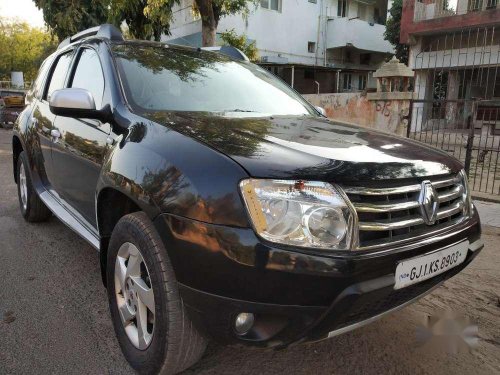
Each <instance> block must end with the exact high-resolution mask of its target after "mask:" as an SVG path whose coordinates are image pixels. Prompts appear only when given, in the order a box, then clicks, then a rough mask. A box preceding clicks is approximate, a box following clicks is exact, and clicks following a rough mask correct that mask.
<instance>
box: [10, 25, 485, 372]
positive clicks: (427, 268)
mask: <svg viewBox="0 0 500 375" xmlns="http://www.w3.org/2000/svg"><path fill="white" fill-rule="evenodd" d="M223 52H224V51H219V52H217V51H204V50H201V49H197V48H188V47H180V46H174V45H168V44H162V43H153V42H146V41H125V40H123V38H122V35H121V34H120V32H119V31H118V30H117V29H115V28H114V27H112V26H110V25H103V26H101V27H98V28H94V29H90V30H86V31H84V32H82V33H80V34H77V35H75V36H73V37H71V38H69V40H66V41H64V42H62V43H61V45H60V46H59V48H58V50H57V51H56V52H55V53H54V54H53V55H51V56H50V57H49V58H48V59H47V60H46V61H45V62H44V63H43V65H42V66H41V68H40V72H39V75H38V78H37V80H36V82H35V84H34V86H33V88H32V90H31V91H30V92H29V93H28V96H27V102H28V106H27V108H26V109H25V110H24V111H23V112H22V113H21V115H20V116H19V119H18V120H17V122H16V124H15V128H14V133H13V139H12V147H13V155H14V156H13V163H14V171H15V181H16V182H17V186H18V193H19V203H20V208H21V213H22V215H23V216H24V218H25V219H26V220H27V221H28V222H37V221H43V220H46V219H48V218H49V217H50V216H51V215H52V214H54V215H56V216H57V217H58V218H59V219H60V220H61V221H63V222H64V223H65V224H66V225H67V226H69V227H70V228H71V229H73V230H74V231H75V232H76V233H78V234H79V235H80V236H81V237H83V238H84V239H85V240H87V241H88V242H89V243H90V244H91V245H92V246H93V247H95V248H96V249H97V250H98V251H99V252H100V262H101V273H102V280H103V282H104V285H105V286H106V287H107V293H108V297H109V306H110V311H111V318H112V320H113V325H114V329H115V331H116V336H117V338H118V341H119V344H120V346H121V349H122V350H123V353H124V355H125V358H126V359H127V360H128V362H129V363H130V364H131V366H132V367H133V368H134V369H136V370H137V371H139V372H141V373H177V372H180V371H182V370H184V369H186V368H188V367H190V366H191V365H193V364H194V363H196V362H197V361H198V360H199V359H200V358H201V356H202V354H203V352H204V350H205V347H206V345H207V340H208V339H210V338H211V339H215V340H217V341H219V342H221V343H224V344H228V345H233V344H240V345H241V344H243V345H250V346H257V347H263V348H270V347H272V348H286V347H287V346H288V345H290V344H292V343H297V342H305V341H315V340H321V339H325V338H328V337H333V336H336V335H338V334H341V333H343V332H347V331H350V330H352V329H355V328H357V327H360V326H362V325H364V324H367V323H369V322H372V321H373V320H375V319H377V318H379V317H381V316H383V315H384V314H386V313H388V312H391V311H394V310H396V309H398V308H401V307H403V306H405V305H407V304H409V303H411V302H413V301H416V300H417V299H418V298H420V297H422V296H423V295H425V294H426V293H428V292H430V291H431V290H433V289H434V288H435V287H437V286H438V285H440V284H441V283H442V282H443V281H444V280H446V279H448V278H450V277H451V276H453V275H455V274H457V273H458V272H460V271H461V270H463V269H464V268H465V267H466V266H467V265H468V264H469V263H470V262H471V261H472V260H473V259H474V258H475V256H476V255H477V254H478V253H479V251H480V250H481V249H482V247H483V244H482V242H481V240H480V221H479V217H478V214H477V211H476V210H475V209H474V206H473V204H472V201H471V198H470V194H469V188H468V185H467V177H466V174H465V173H464V171H463V166H462V165H461V164H460V163H459V162H458V161H457V160H456V159H454V158H452V157H450V156H448V155H447V154H446V153H444V152H443V151H440V150H437V149H434V148H431V147H429V146H426V145H424V144H421V143H417V142H414V141H411V140H409V139H403V138H399V137H396V136H393V135H390V134H385V133H380V132H375V131H371V130H369V129H365V128H359V127H355V126H351V125H345V124H339V123H335V122H333V121H330V120H328V119H327V118H325V117H323V116H322V115H321V114H320V113H319V111H318V110H317V109H315V108H314V107H312V106H311V105H310V104H309V103H307V102H306V101H305V100H304V99H303V98H302V97H301V96H300V95H299V94H297V93H296V92H295V91H294V90H293V89H291V88H290V87H289V86H288V85H286V84H285V83H284V82H282V81H281V80H279V79H278V78H276V77H274V76H273V75H272V74H270V73H269V72H268V71H266V70H265V69H263V68H261V67H259V66H256V65H254V64H252V63H250V62H248V61H246V59H245V58H244V56H242V55H241V54H240V53H239V52H238V51H235V50H232V52H233V53H234V56H236V58H232V57H228V56H226V55H224V53H223ZM226 52H227V51H226ZM238 56H239V57H238ZM62 263H63V262H62ZM354 350H355V349H354Z"/></svg>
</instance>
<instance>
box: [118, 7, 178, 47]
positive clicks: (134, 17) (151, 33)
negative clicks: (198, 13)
mask: <svg viewBox="0 0 500 375" xmlns="http://www.w3.org/2000/svg"><path fill="white" fill-rule="evenodd" d="M179 1H180V0H110V7H109V19H110V20H111V22H113V23H114V24H115V25H117V26H120V24H121V23H122V22H123V21H125V22H126V23H127V26H128V31H129V33H130V36H132V37H133V38H136V39H155V40H157V41H158V40H160V38H161V36H162V35H163V34H170V23H171V22H172V7H173V6H174V5H176V4H179Z"/></svg>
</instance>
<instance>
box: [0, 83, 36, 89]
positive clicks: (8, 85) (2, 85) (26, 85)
mask: <svg viewBox="0 0 500 375" xmlns="http://www.w3.org/2000/svg"><path fill="white" fill-rule="evenodd" d="M31 84H32V82H31V81H29V82H24V85H23V86H19V85H14V84H12V81H0V89H4V90H28V89H29V88H30V87H31Z"/></svg>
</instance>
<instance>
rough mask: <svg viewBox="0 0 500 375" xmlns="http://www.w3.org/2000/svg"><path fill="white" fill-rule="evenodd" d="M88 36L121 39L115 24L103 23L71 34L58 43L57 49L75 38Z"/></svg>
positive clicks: (121, 36)
mask: <svg viewBox="0 0 500 375" xmlns="http://www.w3.org/2000/svg"><path fill="white" fill-rule="evenodd" d="M89 36H97V37H101V38H106V39H109V40H123V35H122V33H121V31H120V30H119V29H118V28H117V27H116V26H115V25H111V24H109V23H105V24H104V25H101V26H95V27H91V28H90V29H87V30H83V31H80V32H79V33H77V34H75V35H73V36H70V37H67V38H66V39H64V40H63V41H62V42H61V43H60V44H59V46H58V47H57V49H61V48H63V47H66V46H67V45H69V44H71V43H73V42H76V41H77V40H81V39H83V38H87V37H89Z"/></svg>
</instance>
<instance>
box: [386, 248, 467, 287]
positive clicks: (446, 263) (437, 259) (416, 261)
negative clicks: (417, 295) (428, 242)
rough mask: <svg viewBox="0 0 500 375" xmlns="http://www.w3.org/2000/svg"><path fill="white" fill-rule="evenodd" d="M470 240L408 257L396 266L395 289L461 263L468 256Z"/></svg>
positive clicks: (435, 274)
mask: <svg viewBox="0 0 500 375" xmlns="http://www.w3.org/2000/svg"><path fill="white" fill-rule="evenodd" d="M468 250H469V241H465V242H461V243H459V244H457V245H453V246H450V247H447V248H445V249H442V250H439V251H436V252H434V253H432V254H428V255H424V256H420V257H416V258H411V259H406V260H403V261H401V262H399V263H398V265H397V267H396V275H395V284H394V289H401V288H404V287H407V286H409V285H412V284H416V283H419V282H421V281H424V280H427V279H430V278H431V277H434V276H437V275H439V274H441V273H443V272H446V271H448V270H449V269H451V268H453V267H456V266H458V265H459V264H461V263H462V262H463V261H464V260H465V258H466V257H467V251H468Z"/></svg>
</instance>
